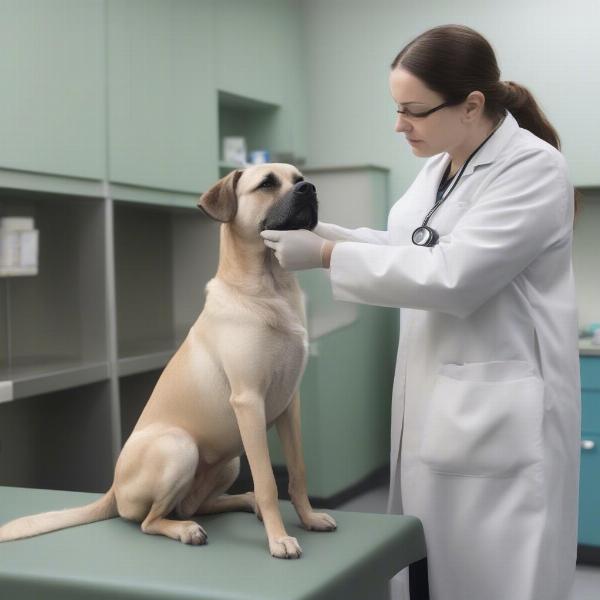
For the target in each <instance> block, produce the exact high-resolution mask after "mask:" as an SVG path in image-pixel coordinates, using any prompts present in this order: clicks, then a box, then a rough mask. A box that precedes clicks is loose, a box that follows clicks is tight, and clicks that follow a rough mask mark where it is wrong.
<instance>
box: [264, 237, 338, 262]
mask: <svg viewBox="0 0 600 600" xmlns="http://www.w3.org/2000/svg"><path fill="white" fill-rule="evenodd" d="M260 235H261V236H262V238H263V240H264V242H265V246H268V247H269V248H272V249H273V250H275V257H276V258H277V260H278V261H279V264H280V265H281V266H282V268H284V269H285V270H286V271H301V270H303V269H315V268H318V267H321V268H329V258H330V257H331V251H332V250H333V245H334V244H335V242H331V241H328V240H325V239H323V238H322V237H320V236H318V235H317V234H316V233H313V232H312V231H308V229H294V230H289V231H277V230H274V229H266V230H265V231H262V232H261V234H260Z"/></svg>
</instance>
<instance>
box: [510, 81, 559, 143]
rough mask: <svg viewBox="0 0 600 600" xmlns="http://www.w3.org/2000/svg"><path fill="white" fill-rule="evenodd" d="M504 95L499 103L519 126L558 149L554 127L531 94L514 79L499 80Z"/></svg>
mask: <svg viewBox="0 0 600 600" xmlns="http://www.w3.org/2000/svg"><path fill="white" fill-rule="evenodd" d="M500 85H501V86H502V89H503V92H504V97H503V98H501V99H500V104H501V105H502V106H504V107H505V108H507V109H508V110H509V111H510V113H511V114H512V115H513V117H514V118H515V119H516V120H517V123H519V127H522V128H523V129H527V130H528V131H531V133H533V134H534V135H535V136H537V137H539V138H541V139H542V140H544V141H545V142H548V143H549V144H550V145H551V146H554V147H555V148H556V149H557V150H560V138H559V137H558V133H557V132H556V129H554V127H552V125H550V122H549V121H548V119H547V118H546V115H545V114H544V113H543V111H542V109H541V108H540V107H539V106H538V104H537V102H536V101H535V98H534V97H533V94H532V93H531V92H530V91H529V90H528V89H527V88H526V87H525V86H522V85H519V84H518V83H515V82H514V81H501V82H500Z"/></svg>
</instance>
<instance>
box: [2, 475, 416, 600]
mask: <svg viewBox="0 0 600 600" xmlns="http://www.w3.org/2000/svg"><path fill="white" fill-rule="evenodd" d="M100 496H101V495H100V494H88V493H81V492H62V491H54V490H38V489H26V488H13V487H0V523H5V522H6V521H9V520H11V519H14V518H16V517H20V516H24V515H29V514H34V513H39V512H46V511H50V510H60V509H63V508H70V507H73V506H81V505H84V504H87V503H89V502H92V501H94V500H96V499H97V498H99V497H100ZM280 505H281V512H282V516H283V520H284V522H285V524H286V528H287V532H288V534H289V535H292V536H295V537H297V538H298V541H299V542H300V545H301V546H302V549H303V556H302V558H300V559H299V560H284V559H276V558H272V557H271V556H270V554H269V550H268V545H267V539H266V535H265V530H264V526H263V524H262V523H261V522H260V521H258V519H257V518H256V516H255V515H254V514H251V513H241V512H237V513H223V514H216V515H204V516H201V517H198V518H197V519H196V520H198V522H200V523H201V524H202V526H203V527H204V528H205V529H206V531H207V533H208V544H207V545H205V546H187V545H184V544H182V543H180V542H177V541H175V540H172V539H169V538H166V537H163V536H154V535H146V534H143V533H142V532H141V530H140V526H139V524H138V523H133V522H130V521H125V520H123V519H111V520H108V521H101V522H98V523H90V524H88V525H81V526H78V527H72V528H70V529H63V530H61V531H56V532H53V533H48V534H44V535H41V536H38V537H34V538H29V539H23V540H18V541H13V542H6V543H2V544H0V598H2V599H6V600H22V599H24V598H26V599H28V600H29V599H31V600H33V599H36V600H37V599H41V598H43V599H44V600H75V599H83V598H85V599H86V600H96V599H100V598H102V599H111V600H125V599H140V600H141V599H144V600H153V599H159V598H160V599H167V598H169V599H171V598H172V599H178V598H182V599H183V598H189V599H191V598H195V599H206V600H209V599H210V600H251V599H252V600H287V599H290V600H295V599H297V600H300V599H301V598H302V599H306V600H308V599H311V600H338V599H339V600H342V599H343V600H367V599H368V600H379V599H380V598H386V597H387V588H388V580H389V579H390V578H391V577H393V576H394V575H395V574H396V573H397V572H398V571H400V570H401V569H402V568H404V567H405V566H407V565H409V564H410V563H415V562H417V561H422V559H424V558H425V540H424V536H423V528H422V525H421V522H420V521H419V520H418V519H416V518H415V517H410V516H395V515H394V516H392V515H379V514H370V513H354V512H344V511H328V512H330V513H331V515H332V516H334V518H335V519H336V521H337V524H338V529H337V531H335V532H333V533H319V532H309V531H305V530H304V529H302V528H301V527H300V525H299V520H298V517H297V515H296V513H295V511H294V508H293V506H292V505H291V503H290V502H287V501H280Z"/></svg>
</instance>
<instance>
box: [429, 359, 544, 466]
mask: <svg viewBox="0 0 600 600" xmlns="http://www.w3.org/2000/svg"><path fill="white" fill-rule="evenodd" d="M543 404H544V383H543V381H542V380H541V379H540V378H539V376H537V374H536V373H535V372H534V371H533V369H532V368H531V366H530V365H529V364H528V363H526V362H523V361H494V362H485V363H467V364H463V365H455V364H447V365H443V366H442V367H441V368H440V369H439V371H438V374H437V379H436V382H435V385H434V388H433V393H432V397H431V402H430V405H429V408H428V413H427V416H426V420H425V427H424V430H423V438H422V441H421V447H420V452H419V454H420V458H421V460H422V461H423V462H424V463H426V464H427V465H428V466H429V468H430V469H431V470H432V471H436V472H439V473H444V474H448V475H463V476H470V477H510V476H512V475H514V474H516V473H517V472H518V471H519V470H520V469H522V468H523V467H527V466H529V465H532V464H534V463H536V462H539V461H540V460H541V459H542V420H543Z"/></svg>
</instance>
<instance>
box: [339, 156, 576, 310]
mask: <svg viewBox="0 0 600 600" xmlns="http://www.w3.org/2000/svg"><path fill="white" fill-rule="evenodd" d="M572 194H573V191H572V186H571V185H570V183H569V181H568V177H567V174H566V166H565V162H564V158H563V157H562V155H560V154H559V153H554V152H550V151H549V150H547V149H543V148H539V149H534V150H528V151H527V153H526V154H523V153H521V155H520V156H518V157H516V158H515V159H511V160H510V161H507V164H506V165H505V166H504V168H503V169H502V170H501V171H499V173H498V175H497V176H496V177H495V178H494V179H493V180H492V182H491V183H490V184H489V185H488V186H487V187H486V188H485V189H484V190H483V191H482V192H481V196H480V197H479V198H476V199H473V204H472V206H471V207H470V208H469V209H468V210H467V212H466V213H465V214H464V215H463V216H462V218H461V219H460V220H459V221H458V222H457V223H456V225H455V227H454V229H453V230H452V231H451V232H450V233H449V234H448V235H444V236H441V237H440V241H439V243H438V244H437V245H436V246H433V247H431V248H427V247H420V246H415V245H410V246H408V245H406V246H395V245H387V246H378V245H373V244H356V243H352V242H340V243H338V244H336V245H335V247H334V249H333V252H332V255H331V267H330V279H331V285H332V290H333V296H334V297H335V298H336V299H337V300H345V301H349V302H359V303H363V304H373V305H377V306H389V307H407V308H417V309H423V310H433V311H439V312H444V313H449V314H451V315H454V316H457V317H460V318H464V317H467V316H468V315H469V314H471V313H472V312H473V311H475V310H476V309H477V308H479V307H480V306H481V305H482V304H483V303H485V302H486V300H488V299H490V298H491V297H492V296H494V295H495V294H496V293H498V292H499V291H500V290H501V289H502V288H503V287H504V286H506V285H507V284H508V283H509V282H510V281H511V280H512V279H514V278H515V277H516V276H517V275H518V274H519V273H521V272H522V271H523V270H525V269H526V268H527V266H528V265H529V264H530V263H531V262H532V261H533V260H535V258H536V257H537V256H538V255H540V254H541V253H542V252H543V251H544V250H545V249H547V248H548V247H550V246H552V245H553V244H556V243H560V242H561V241H564V240H565V238H566V236H567V232H568V230H569V229H570V228H571V227H572V222H570V221H571V219H572V211H571V210H569V203H572V202H573V195H572ZM448 201H450V202H451V201H452V200H451V199H449V200H448ZM433 226H434V227H435V224H434V225H433Z"/></svg>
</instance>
